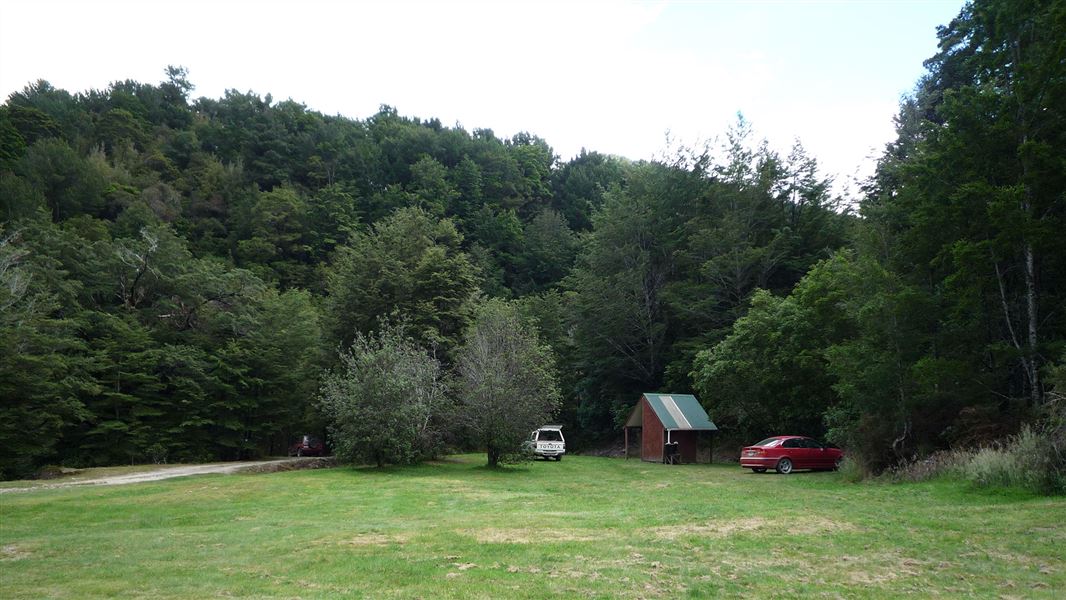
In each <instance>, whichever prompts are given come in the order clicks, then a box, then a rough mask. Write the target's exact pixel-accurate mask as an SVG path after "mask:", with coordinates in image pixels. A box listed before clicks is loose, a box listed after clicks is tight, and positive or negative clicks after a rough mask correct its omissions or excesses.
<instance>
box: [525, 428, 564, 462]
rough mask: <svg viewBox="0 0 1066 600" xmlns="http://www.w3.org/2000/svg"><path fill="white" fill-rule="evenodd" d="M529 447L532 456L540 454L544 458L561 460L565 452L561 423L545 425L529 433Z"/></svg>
mask: <svg viewBox="0 0 1066 600" xmlns="http://www.w3.org/2000/svg"><path fill="white" fill-rule="evenodd" d="M529 448H530V449H531V450H532V451H533V456H542V457H544V460H547V459H549V458H554V459H555V460H562V459H563V455H564V454H566V439H565V438H563V426H562V425H545V426H544V427H541V428H540V429H538V430H536V431H534V432H533V433H531V434H529Z"/></svg>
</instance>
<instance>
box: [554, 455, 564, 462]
mask: <svg viewBox="0 0 1066 600" xmlns="http://www.w3.org/2000/svg"><path fill="white" fill-rule="evenodd" d="M562 459H563V455H562V454H560V455H559V456H556V457H555V461H556V462H559V461H560V460H562Z"/></svg>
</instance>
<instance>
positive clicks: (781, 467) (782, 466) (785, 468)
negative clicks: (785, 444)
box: [775, 458, 792, 475]
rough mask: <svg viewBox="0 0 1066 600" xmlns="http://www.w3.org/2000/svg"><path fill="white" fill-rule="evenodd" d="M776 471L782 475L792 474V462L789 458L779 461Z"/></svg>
mask: <svg viewBox="0 0 1066 600" xmlns="http://www.w3.org/2000/svg"><path fill="white" fill-rule="evenodd" d="M775 470H776V471H777V472H778V473H780V474H782V475H788V474H789V473H791V472H792V461H791V460H789V459H787V458H782V459H781V460H780V461H778V463H777V467H775Z"/></svg>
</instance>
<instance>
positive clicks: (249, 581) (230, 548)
mask: <svg viewBox="0 0 1066 600" xmlns="http://www.w3.org/2000/svg"><path fill="white" fill-rule="evenodd" d="M483 461H484V459H483V457H481V456H462V457H456V458H453V459H451V460H448V461H445V462H441V463H436V464H430V465H425V466H422V467H418V468H408V469H385V470H378V469H328V470H318V471H294V472H287V473H275V474H268V475H208V476H199V477H190V478H184V479H173V480H168V481H162V482H158V483H148V484H134V485H125V486H114V487H91V488H85V487H81V488H69V489H44V490H34V491H17V492H9V493H4V494H0V596H2V597H3V598H87V597H103V596H114V597H123V598H206V597H219V596H222V597H253V598H260V597H271V598H273V597H278V598H336V597H344V596H348V597H374V598H389V597H401V598H441V597H444V598H527V597H559V598H570V597H597V598H658V597H674V596H688V597H714V596H727V597H728V596H746V597H753V598H767V597H795V596H825V597H849V598H850V597H868V598H885V597H899V596H912V597H923V598H924V597H929V596H937V595H939V596H946V597H958V596H974V597H990V598H999V597H1018V598H1033V597H1047V598H1052V597H1057V598H1061V597H1063V595H1064V593H1066V499H1064V498H1052V499H1048V498H1038V497H1031V496H1025V495H1019V494H1014V493H1000V494H994V493H988V492H972V491H967V490H966V489H965V488H964V487H963V486H962V484H956V483H950V482H939V483H931V484H909V485H880V484H858V485H856V484H848V483H843V482H841V481H840V479H839V476H838V475H837V474H835V473H796V474H793V475H789V476H779V475H772V474H766V475H754V474H751V473H749V472H747V471H742V470H741V469H740V468H739V467H728V466H675V467H670V466H663V465H656V464H648V463H641V462H636V461H622V460H618V459H605V458H591V457H573V456H571V457H567V458H566V459H565V460H563V461H562V462H560V463H554V462H537V463H533V464H529V465H523V466H520V467H515V468H510V469H506V470H502V471H496V472H494V471H489V470H487V469H485V468H483V467H482V466H481V465H482V463H483Z"/></svg>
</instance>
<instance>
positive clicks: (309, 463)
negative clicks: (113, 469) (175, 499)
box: [0, 458, 326, 494]
mask: <svg viewBox="0 0 1066 600" xmlns="http://www.w3.org/2000/svg"><path fill="white" fill-rule="evenodd" d="M324 460H326V459H321V458H281V459H273V460H258V461H247V462H227V463H210V464H205V465H188V466H180V467H166V466H163V467H160V468H159V469H156V470H152V471H142V472H140V473H129V474H126V475H112V476H109V477H97V478H92V479H76V480H71V481H63V480H61V479H60V480H55V481H52V482H49V483H45V484H41V485H34V486H31V487H21V488H0V494H3V493H7V492H30V491H33V490H41V489H53V488H64V487H74V486H81V485H125V484H128V483H141V482H145V481H159V480H161V479H171V478H173V477H188V476H189V475H208V474H211V473H223V474H229V473H237V472H240V471H249V470H254V471H260V472H262V471H272V470H279V471H283V470H291V469H299V468H308V467H310V468H315V467H318V466H324V465H321V464H320V463H323V461H324Z"/></svg>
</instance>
